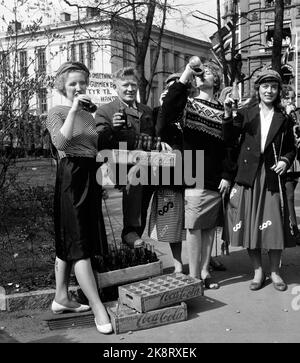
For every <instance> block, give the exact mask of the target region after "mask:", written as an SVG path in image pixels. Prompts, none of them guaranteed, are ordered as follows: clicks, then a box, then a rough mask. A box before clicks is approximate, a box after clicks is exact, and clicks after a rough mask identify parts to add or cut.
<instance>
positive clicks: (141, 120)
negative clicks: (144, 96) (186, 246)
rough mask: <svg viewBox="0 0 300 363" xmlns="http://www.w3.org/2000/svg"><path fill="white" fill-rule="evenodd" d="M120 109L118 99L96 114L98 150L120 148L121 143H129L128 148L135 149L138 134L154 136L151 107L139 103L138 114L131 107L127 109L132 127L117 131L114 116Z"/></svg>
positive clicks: (102, 107) (100, 108)
mask: <svg viewBox="0 0 300 363" xmlns="http://www.w3.org/2000/svg"><path fill="white" fill-rule="evenodd" d="M119 109H120V101H119V99H116V100H114V101H112V102H110V103H107V104H105V105H103V106H100V107H99V108H98V110H97V112H96V117H95V119H96V128H97V131H98V135H99V141H98V148H99V150H101V149H112V148H118V143H119V142H120V141H127V142H128V144H129V145H128V148H129V149H133V148H134V145H132V141H133V140H134V141H135V136H136V134H140V133H144V134H147V135H150V136H154V124H153V115H152V110H151V108H150V107H148V106H146V105H143V104H142V103H137V112H136V110H134V109H131V108H129V107H126V108H125V112H126V115H127V120H128V121H129V123H130V124H131V127H130V128H129V129H128V130H126V129H124V128H123V129H121V130H115V129H114V128H113V126H112V119H113V115H114V114H115V113H116V112H118V111H119Z"/></svg>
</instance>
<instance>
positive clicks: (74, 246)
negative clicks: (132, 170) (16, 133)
mask: <svg viewBox="0 0 300 363" xmlns="http://www.w3.org/2000/svg"><path fill="white" fill-rule="evenodd" d="M88 84H89V71H88V69H87V67H86V66H85V65H84V64H82V63H79V62H66V63H64V64H62V65H61V66H60V67H59V69H58V70H57V73H56V79H55V85H56V89H57V90H58V92H59V93H60V94H61V95H62V102H61V103H60V104H58V105H56V106H54V107H53V108H51V109H50V110H49V113H48V117H47V121H46V125H47V129H48V131H49V133H50V137H51V142H52V144H53V146H54V147H55V149H56V151H57V154H58V164H57V174H56V184H55V196H54V228H55V249H56V259H55V280H56V292H55V298H54V300H53V302H52V305H51V310H52V312H53V313H55V314H58V313H63V312H65V311H69V312H74V313H80V312H84V311H87V310H90V309H92V311H93V313H94V317H95V325H96V328H97V330H98V331H99V332H100V333H103V334H108V333H111V332H112V325H111V323H110V319H109V316H108V314H107V311H106V309H105V306H104V305H103V303H102V301H101V300H100V297H99V293H98V287H97V284H96V280H95V277H94V273H93V268H92V261H96V260H97V259H101V258H102V259H103V258H104V256H105V255H106V254H107V249H108V248H107V240H106V233H105V227H104V221H103V216H102V211H101V204H102V203H101V188H100V186H99V185H97V183H96V154H97V140H98V134H97V130H96V122H95V119H94V117H93V115H92V113H91V112H90V111H91V109H90V107H89V106H90V105H91V100H90V97H89V96H87V95H86V90H87V86H88ZM87 106H88V107H87ZM86 109H87V110H89V111H87V110H86ZM72 267H74V272H75V276H76V278H77V281H78V283H79V286H80V288H81V290H82V291H83V293H84V295H85V296H86V297H87V299H88V302H89V305H85V304H80V303H78V302H76V301H74V300H72V299H71V296H70V294H69V291H68V285H69V279H70V273H71V269H72Z"/></svg>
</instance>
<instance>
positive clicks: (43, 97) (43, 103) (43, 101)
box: [38, 88, 48, 114]
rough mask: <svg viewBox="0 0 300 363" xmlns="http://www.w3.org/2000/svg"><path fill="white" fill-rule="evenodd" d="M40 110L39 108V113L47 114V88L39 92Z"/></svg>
mask: <svg viewBox="0 0 300 363" xmlns="http://www.w3.org/2000/svg"><path fill="white" fill-rule="evenodd" d="M38 108H39V112H40V113H41V114H42V113H45V112H47V109H48V107H47V89H46V88H42V89H41V90H40V91H39V92H38Z"/></svg>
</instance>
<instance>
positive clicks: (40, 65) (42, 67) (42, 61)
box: [37, 48, 46, 73]
mask: <svg viewBox="0 0 300 363" xmlns="http://www.w3.org/2000/svg"><path fill="white" fill-rule="evenodd" d="M37 71H38V73H44V72H46V52H45V49H44V48H38V50H37Z"/></svg>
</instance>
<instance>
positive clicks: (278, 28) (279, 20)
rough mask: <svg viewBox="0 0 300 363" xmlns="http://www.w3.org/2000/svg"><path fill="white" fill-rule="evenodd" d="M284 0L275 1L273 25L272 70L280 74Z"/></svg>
mask: <svg viewBox="0 0 300 363" xmlns="http://www.w3.org/2000/svg"><path fill="white" fill-rule="evenodd" d="M283 16H284V0H275V25H274V41H273V49H272V68H273V69H274V70H275V71H277V72H278V73H281V51H282V36H283Z"/></svg>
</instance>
